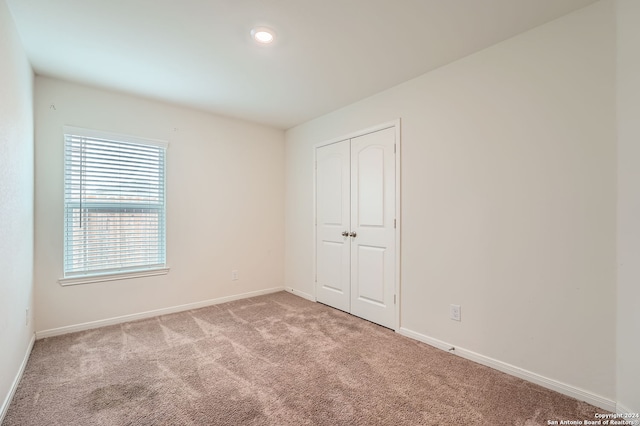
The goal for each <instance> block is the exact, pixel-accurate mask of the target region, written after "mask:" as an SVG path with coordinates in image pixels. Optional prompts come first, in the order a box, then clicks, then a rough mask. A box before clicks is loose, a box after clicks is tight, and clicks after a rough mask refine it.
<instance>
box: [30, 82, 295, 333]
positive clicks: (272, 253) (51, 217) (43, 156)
mask: <svg viewBox="0 0 640 426" xmlns="http://www.w3.org/2000/svg"><path fill="white" fill-rule="evenodd" d="M35 92H36V94H35V117H36V256H35V259H36V268H35V283H36V284H35V286H36V329H37V330H38V331H43V330H50V329H54V328H58V327H63V326H69V325H76V324H81V323H85V322H89V321H97V320H102V319H109V318H114V317H119V316H122V315H128V314H136V313H140V312H146V311H151V310H156V309H164V308H170V307H174V306H177V305H182V304H188V303H195V302H201V301H205V300H209V299H216V298H220V297H226V296H230V295H237V294H244V293H248V292H253V291H259V290H264V289H269V288H274V287H282V285H283V280H284V278H283V269H284V260H283V252H284V237H283V235H284V133H283V131H281V130H276V129H272V128H269V127H264V126H260V125H255V124H251V123H247V122H243V121H238V120H232V119H228V118H222V117H218V116H214V115H211V114H207V113H203V112H198V111H195V110H190V109H186V108H181V107H177V106H171V105H168V104H163V103H159V102H154V101H149V100H144V99H140V98H135V97H131V96H127V95H123V94H118V93H114V92H108V91H102V90H98V89H94V88H89V87H85V86H80V85H77V84H72V83H67V82H63V81H59V80H55V79H51V78H44V77H39V76H38V77H36V85H35ZM64 125H70V126H76V127H84V128H89V129H97V130H103V131H109V132H114V133H120V134H127V135H134V136H140V137H146V138H151V139H162V140H168V141H169V148H168V150H167V196H166V199H167V263H168V265H169V267H170V268H171V271H170V272H169V274H168V275H165V276H156V277H145V278H136V279H129V280H121V281H112V282H101V283H93V284H86V285H77V286H67V287H62V286H61V285H60V284H59V283H58V279H59V278H61V277H62V276H63V270H62V260H63V252H62V249H63V164H64V159H63V148H64V141H63V126H64ZM233 269H236V270H238V271H239V280H238V281H231V271H232V270H233Z"/></svg>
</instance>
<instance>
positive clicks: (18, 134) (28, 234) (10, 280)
mask: <svg viewBox="0 0 640 426" xmlns="http://www.w3.org/2000/svg"><path fill="white" fill-rule="evenodd" d="M0 58H2V60H0V271H2V272H1V273H0V348H2V354H1V355H0V404H3V405H0V410H1V409H2V408H3V407H4V403H6V402H7V401H6V397H7V396H8V395H9V392H10V389H11V386H12V384H13V382H14V380H15V379H16V375H17V374H18V371H19V369H20V365H21V363H22V361H23V359H24V357H25V355H26V353H27V349H28V347H29V342H30V341H31V338H32V336H33V321H31V314H32V312H33V306H32V305H33V155H34V154H33V72H32V71H31V66H30V65H29V62H28V61H27V58H26V56H25V53H24V50H23V49H22V44H21V42H20V39H19V37H18V33H17V32H16V29H15V26H14V23H13V19H12V17H11V14H10V12H9V9H8V8H7V5H6V3H5V2H4V1H0ZM27 309H29V324H28V325H27V314H26V310H27ZM0 420H1V419H0Z"/></svg>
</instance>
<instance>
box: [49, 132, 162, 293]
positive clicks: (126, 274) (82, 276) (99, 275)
mask: <svg viewBox="0 0 640 426" xmlns="http://www.w3.org/2000/svg"><path fill="white" fill-rule="evenodd" d="M68 135H72V136H75V137H80V138H88V139H99V140H107V141H113V142H121V143H123V144H135V145H146V146H153V147H159V148H162V149H163V158H162V162H163V164H162V166H163V167H162V172H161V173H162V176H161V177H162V202H161V203H158V204H157V205H155V206H154V205H153V204H149V203H148V202H147V203H145V202H134V201H132V202H113V203H109V202H105V201H97V202H91V201H88V202H86V203H85V201H83V202H82V203H81V202H80V201H78V202H68V199H67V195H66V193H67V185H68V182H67V179H68V176H67V160H66V153H67V136H68ZM63 144H64V147H63V155H64V156H65V159H64V161H63V164H64V169H63V177H64V183H63V188H64V192H65V194H64V195H63V215H62V216H63V262H62V272H63V277H62V278H60V279H59V280H58V282H59V283H60V285H63V286H67V285H78V284H88V283H94V282H105V281H114V280H121V279H130V278H137V277H148V276H156V275H165V274H167V273H168V272H169V270H170V268H169V267H168V266H167V259H166V258H167V227H166V222H167V220H166V212H167V208H166V206H167V197H166V192H167V191H166V180H167V179H166V170H167V166H166V164H167V151H168V146H169V144H168V142H167V141H163V140H156V139H148V138H141V137H137V136H130V135H123V134H118V133H111V132H104V131H99V130H92V129H84V128H80V127H72V126H64V127H63ZM74 205H77V206H78V207H82V208H83V209H85V208H89V209H107V210H112V211H114V212H116V213H117V211H118V210H129V209H137V210H140V209H142V210H151V211H157V212H158V213H159V214H160V217H161V218H162V219H161V222H162V224H161V225H160V226H161V227H162V242H161V244H162V246H161V247H159V248H160V249H161V251H162V253H163V258H164V263H155V264H151V263H149V264H146V265H141V266H139V267H125V268H124V269H122V268H117V267H116V268H108V269H107V268H104V269H100V270H94V271H85V272H82V271H75V272H74V271H70V270H68V267H69V264H70V262H71V260H70V259H68V258H67V254H68V250H67V244H68V243H69V240H68V239H67V237H68V235H69V234H68V233H67V224H68V220H67V214H68V213H67V210H68V208H69V207H73V206H74ZM121 213H125V212H121ZM69 269H70V268H69Z"/></svg>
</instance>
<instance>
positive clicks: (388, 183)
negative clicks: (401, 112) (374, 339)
mask: <svg viewBox="0 0 640 426" xmlns="http://www.w3.org/2000/svg"><path fill="white" fill-rule="evenodd" d="M394 143H395V129H393V128H390V129H385V130H380V131H377V132H374V133H369V134H367V135H364V136H360V137H357V138H354V139H352V140H351V235H352V238H351V313H352V314H354V315H357V316H359V317H362V318H364V319H367V320H369V321H372V322H375V323H377V324H380V325H384V326H386V327H389V328H394V324H395V313H396V311H395V301H394V295H395V276H396V271H395V267H396V265H395V263H396V253H395V241H396V236H395V223H394V222H395V210H396V209H395V202H396V197H395V192H396V191H395V189H396V179H395V178H396V172H395V166H396V162H395V155H394Z"/></svg>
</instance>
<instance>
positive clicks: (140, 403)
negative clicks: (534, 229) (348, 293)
mask: <svg viewBox="0 0 640 426" xmlns="http://www.w3.org/2000/svg"><path fill="white" fill-rule="evenodd" d="M602 411H603V410H599V409H598V408H596V407H593V406H591V405H588V404H586V403H582V402H579V401H577V400H574V399H572V398H569V397H566V396H563V395H561V394H558V393H556V392H553V391H550V390H547V389H544V388H542V387H540V386H537V385H535V384H532V383H529V382H526V381H524V380H520V379H518V378H515V377H512V376H509V375H507V374H504V373H501V372H498V371H496V370H493V369H490V368H488V367H485V366H482V365H479V364H476V363H473V362H471V361H468V360H465V359H462V358H460V357H457V356H455V355H452V354H449V353H447V352H445V351H441V350H439V349H435V348H432V347H430V346H428V345H425V344H423V343H420V342H417V341H414V340H411V339H408V338H405V337H403V336H400V335H398V334H396V333H394V332H393V331H391V330H388V329H386V328H383V327H380V326H377V325H375V324H372V323H370V322H367V321H364V320H361V319H359V318H356V317H353V316H351V315H348V314H345V313H343V312H340V311H337V310H335V309H332V308H329V307H327V306H324V305H321V304H319V303H312V302H309V301H307V300H304V299H301V298H299V297H297V296H294V295H291V294H289V293H285V292H280V293H274V294H270V295H266V296H260V297H254V298H251V299H244V300H240V301H235V302H229V303H225V304H220V305H215V306H211V307H207V308H202V309H197V310H192V311H187V312H182V313H177V314H171V315H163V316H159V317H156V318H151V319H146V320H140V321H135V322H130V323H126V324H120V325H114V326H109V327H104V328H100V329H95V330H89V331H84V332H79V333H73V334H67V335H64V336H58V337H52V338H47V339H42V340H38V341H37V342H36V343H35V346H34V348H33V352H32V354H31V357H30V359H29V362H28V365H27V368H26V371H25V373H24V376H23V379H22V381H21V383H20V385H19V387H18V389H17V391H16V394H15V397H14V399H13V401H12V403H11V405H10V407H9V410H8V413H7V416H6V418H5V420H4V422H3V423H2V424H3V425H4V426H13V425H20V426H27V425H109V426H110V425H523V426H524V425H527V426H529V425H547V424H548V423H547V420H584V419H593V418H594V414H595V413H596V412H602Z"/></svg>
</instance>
